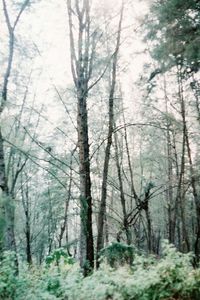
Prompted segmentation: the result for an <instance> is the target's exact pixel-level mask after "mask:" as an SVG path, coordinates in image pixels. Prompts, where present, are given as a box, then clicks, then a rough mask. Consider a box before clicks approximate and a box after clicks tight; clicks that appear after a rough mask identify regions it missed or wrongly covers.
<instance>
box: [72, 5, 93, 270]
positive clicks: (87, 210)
mask: <svg viewBox="0 0 200 300" xmlns="http://www.w3.org/2000/svg"><path fill="white" fill-rule="evenodd" d="M74 2H75V7H74V8H72V4H71V0H68V1H67V6H68V16H69V28H70V46H71V47H70V49H71V70H72V75H73V80H74V84H75V87H76V94H77V131H78V148H79V172H80V206H81V209H80V220H81V233H80V265H81V268H82V269H83V273H84V275H85V276H86V275H88V274H89V272H90V271H91V270H92V269H93V268H94V245H93V229H92V195H91V178H90V153H89V139H88V111H87V97H88V91H89V86H88V84H89V80H90V78H91V75H92V71H93V59H94V51H95V43H94V40H93V41H92V40H91V32H90V23H91V20H90V4H89V0H84V1H82V2H81V3H80V2H79V1H78V0H75V1H74ZM73 9H74V10H75V11H76V14H77V18H78V41H77V51H76V49H75V41H74V31H73V22H72V12H73ZM91 44H92V51H91V53H89V52H90V51H89V49H90V45H91ZM90 88H92V87H90Z"/></svg>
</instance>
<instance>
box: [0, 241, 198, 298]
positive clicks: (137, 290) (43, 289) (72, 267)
mask: <svg viewBox="0 0 200 300" xmlns="http://www.w3.org/2000/svg"><path fill="white" fill-rule="evenodd" d="M118 248H119V245H118ZM120 249H121V248H120ZM120 251H121V250H120ZM59 253H61V254H62V252H61V251H60V252H59ZM104 253H106V255H108V253H109V251H104ZM117 255H118V254H117ZM53 257H55V260H54V259H53ZM58 258H59V263H58ZM12 260H13V256H12V253H9V252H6V253H5V255H4V259H3V260H2V261H1V263H0V264H1V265H0V299H2V300H12V299H13V300H54V299H61V300H86V299H87V300H106V299H113V300H175V299H179V300H199V299H200V269H193V267H192V264H191V261H192V256H191V254H182V253H180V252H178V251H176V249H175V248H174V247H173V246H171V245H169V244H168V243H166V242H165V244H164V248H163V254H162V257H161V258H159V259H158V258H156V257H153V256H150V257H145V256H142V255H138V254H134V260H133V262H132V265H131V266H130V265H129V264H124V260H123V264H121V263H120V264H119V266H118V267H117V268H116V264H115V265H114V267H111V266H110V265H109V264H108V263H106V262H102V263H101V267H100V269H99V270H98V271H95V272H94V273H93V274H92V275H91V276H88V277H86V278H83V276H82V273H81V272H80V269H79V267H78V264H77V263H74V262H73V261H72V260H70V259H66V257H65V255H63V254H62V255H58V253H57V255H54V256H53V255H52V259H51V260H48V259H47V264H44V265H43V266H40V267H32V268H31V269H29V268H28V267H26V266H21V269H20V274H19V276H18V277H16V276H15V274H14V271H13V263H12ZM106 261H109V259H108V257H106ZM112 262H113V254H112Z"/></svg>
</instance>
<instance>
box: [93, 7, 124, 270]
mask: <svg viewBox="0 0 200 300" xmlns="http://www.w3.org/2000/svg"><path fill="white" fill-rule="evenodd" d="M122 18H123V7H122V9H121V15H120V20H119V26H118V34H117V42H116V47H115V52H114V56H113V62H112V74H111V87H110V93H109V125H108V138H107V144H106V151H105V158H104V166H103V180H102V186H101V202H100V208H99V214H98V224H97V230H98V233H97V262H96V266H97V268H98V267H99V261H98V258H99V252H100V250H101V249H102V248H103V246H104V225H105V224H104V223H105V219H106V198H107V178H108V169H109V161H110V151H111V146H112V135H113V125H114V94H115V86H116V73H117V59H118V52H119V47H120V37H121V26H122Z"/></svg>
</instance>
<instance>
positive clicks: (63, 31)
mask: <svg viewBox="0 0 200 300" xmlns="http://www.w3.org/2000/svg"><path fill="white" fill-rule="evenodd" d="M95 1H96V0H93V4H94V6H95ZM129 2H130V3H131V4H128V5H129V9H128V10H125V17H124V27H127V29H126V30H124V36H128V38H126V40H125V41H124V44H123V45H122V46H121V60H122V63H123V66H121V69H122V68H123V69H124V65H125V66H126V67H125V71H124V72H123V74H121V82H122V84H123V85H124V87H123V90H125V92H126V96H127V101H128V102H129V104H130V106H131V107H132V101H131V96H130V95H131V92H132V86H133V82H134V81H135V80H137V78H138V75H139V73H140V72H141V71H142V67H143V63H144V59H145V56H144V55H143V54H142V51H143V48H144V45H143V44H142V43H141V39H140V37H139V36H137V35H136V34H135V33H134V29H135V28H137V27H138V24H139V21H140V20H141V19H142V17H143V16H144V14H145V13H146V12H147V2H148V1H141V0H135V1H129ZM120 4H121V0H109V1H108V0H102V1H97V5H98V6H99V7H101V8H102V9H105V11H109V10H110V11H111V12H113V10H116V8H117V6H120ZM98 9H99V8H98ZM0 17H1V18H2V15H1V16H0ZM97 17H98V16H97ZM117 19H118V18H116V20H117ZM67 28H68V20H67V7H66V1H65V0H56V1H55V0H40V2H39V3H35V4H33V6H32V8H31V10H30V11H29V12H25V13H24V15H23V16H22V20H21V22H20V26H19V28H18V31H19V32H20V34H21V35H24V36H25V39H27V40H29V42H31V43H33V44H34V45H37V47H38V49H39V51H40V54H41V56H39V55H38V57H37V58H35V59H34V60H33V66H31V68H35V69H40V70H41V71H40V74H41V75H40V77H39V78H38V79H37V80H35V85H34V86H35V87H34V88H35V89H36V101H37V103H44V104H45V105H46V106H47V107H48V114H49V118H50V119H51V120H52V121H53V122H55V123H57V120H58V119H59V116H60V114H61V111H60V107H58V103H57V102H56V101H55V91H53V89H52V83H53V84H55V85H56V86H57V87H58V88H60V87H62V88H65V87H68V84H70V83H72V80H71V69H70V52H69V49H70V48H69V37H68V29H67ZM1 30H2V28H0V34H1V36H2V35H5V28H4V29H3V32H1ZM134 52H141V54H140V55H139V54H137V55H136V54H134ZM37 76H38V74H37ZM128 95H129V96H128ZM128 98H129V99H128ZM128 102H127V103H128ZM129 104H127V105H129Z"/></svg>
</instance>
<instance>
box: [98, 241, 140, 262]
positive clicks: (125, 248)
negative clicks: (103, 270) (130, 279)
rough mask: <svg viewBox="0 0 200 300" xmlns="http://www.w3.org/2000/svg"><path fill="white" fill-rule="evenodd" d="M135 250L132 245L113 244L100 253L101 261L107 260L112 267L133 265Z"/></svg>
mask: <svg viewBox="0 0 200 300" xmlns="http://www.w3.org/2000/svg"><path fill="white" fill-rule="evenodd" d="M134 252H135V249H134V247H133V246H132V245H126V244H122V243H117V242H115V243H112V244H111V245H109V246H107V247H105V248H104V249H102V250H101V252H100V261H102V260H106V262H107V263H108V264H109V265H110V266H111V267H118V266H119V265H121V266H123V265H124V264H130V265H131V264H132V262H133V258H134Z"/></svg>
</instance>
